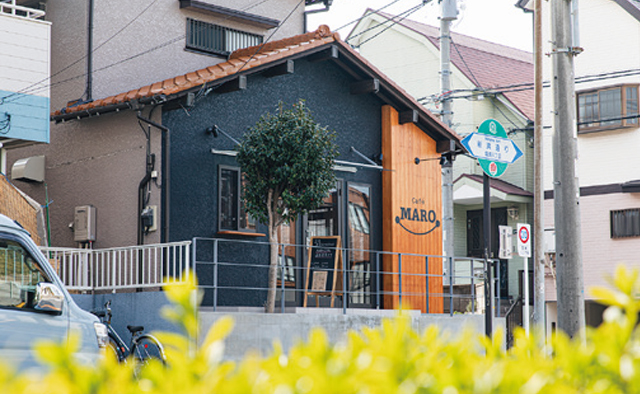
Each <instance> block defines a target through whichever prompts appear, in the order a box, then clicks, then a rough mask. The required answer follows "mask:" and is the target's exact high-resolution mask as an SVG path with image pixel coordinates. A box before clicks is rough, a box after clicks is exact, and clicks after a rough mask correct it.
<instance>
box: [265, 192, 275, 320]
mask: <svg viewBox="0 0 640 394" xmlns="http://www.w3.org/2000/svg"><path fill="white" fill-rule="evenodd" d="M272 203H273V191H271V190H270V191H269V195H268V196H267V213H268V215H269V223H268V227H269V230H268V231H269V276H268V278H269V279H268V286H269V290H267V303H266V304H265V306H264V308H265V312H267V313H273V312H274V309H275V305H276V285H277V280H278V237H277V230H278V228H277V227H276V218H275V216H276V212H275V210H274V209H273V205H275V204H272Z"/></svg>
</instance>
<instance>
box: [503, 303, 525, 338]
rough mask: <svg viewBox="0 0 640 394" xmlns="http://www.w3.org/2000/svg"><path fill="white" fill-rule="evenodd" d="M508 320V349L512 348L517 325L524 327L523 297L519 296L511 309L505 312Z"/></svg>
mask: <svg viewBox="0 0 640 394" xmlns="http://www.w3.org/2000/svg"><path fill="white" fill-rule="evenodd" d="M505 319H506V321H507V343H506V346H507V349H510V348H511V347H512V346H513V344H514V339H515V338H514V336H513V334H514V332H515V330H516V328H517V327H522V297H520V296H518V298H516V300H515V302H514V303H513V304H511V306H510V307H509V310H508V311H507V313H506V314H505Z"/></svg>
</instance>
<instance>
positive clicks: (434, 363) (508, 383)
mask: <svg viewBox="0 0 640 394" xmlns="http://www.w3.org/2000/svg"><path fill="white" fill-rule="evenodd" d="M613 281H614V285H615V288H616V289H617V290H607V289H603V288H600V289H595V290H594V295H595V297H596V298H597V299H600V300H602V302H604V303H606V304H608V305H611V306H610V307H609V308H608V309H607V311H606V313H605V316H604V320H605V321H604V323H603V324H602V325H601V326H600V327H599V328H597V329H587V330H586V331H585V332H584V335H582V336H580V337H579V338H575V339H573V340H571V339H569V338H567V337H566V336H564V335H562V334H556V335H553V337H552V338H550V339H549V340H548V341H547V345H546V346H545V347H544V348H540V347H539V346H537V344H536V339H535V338H534V337H533V336H531V337H526V336H525V335H524V332H523V331H520V332H517V333H516V340H515V346H514V347H513V348H512V349H510V350H509V351H506V352H505V351H504V350H502V349H501V341H499V340H497V338H498V336H502V335H503V334H502V333H497V334H496V335H497V336H496V340H495V341H492V340H491V339H489V338H486V337H484V336H478V335H476V334H471V333H466V334H463V335H461V336H459V337H456V338H451V337H449V336H448V335H447V334H446V333H443V332H440V331H438V329H437V328H436V327H431V328H429V329H427V330H426V331H425V332H422V333H418V332H415V331H413V330H412V329H411V328H410V325H409V321H408V319H406V318H404V317H403V316H402V314H399V316H398V317H397V318H395V319H390V320H388V321H385V322H384V324H383V325H382V326H381V327H379V328H376V329H364V330H362V331H361V332H351V333H349V336H348V339H347V340H346V341H344V342H343V343H340V344H337V345H333V344H330V343H329V342H328V340H327V336H326V335H325V333H324V332H323V331H321V330H316V331H313V333H312V334H311V335H310V336H309V338H308V340H307V341H306V342H304V343H299V344H298V345H296V346H295V347H294V348H292V349H291V351H290V352H289V353H288V354H285V353H283V351H282V350H281V348H280V347H279V346H278V344H275V346H274V350H273V352H272V353H271V354H270V355H268V356H266V357H263V356H260V355H258V354H254V355H247V356H246V357H245V358H244V359H243V360H242V361H241V362H239V363H238V364H234V363H230V362H224V361H222V360H223V357H222V356H223V352H224V338H225V336H226V335H227V334H228V333H229V332H230V330H231V329H232V326H233V323H232V320H231V319H222V320H220V321H219V322H218V323H217V324H216V325H215V326H214V327H213V328H212V329H211V331H210V332H209V333H208V334H207V337H206V339H205V341H204V343H203V344H202V345H201V346H200V347H199V348H197V349H196V347H195V345H194V340H193V338H195V337H196V330H197V317H196V310H195V308H194V306H193V305H195V304H196V302H194V299H193V297H194V294H196V288H197V287H196V286H195V284H190V285H171V286H168V287H167V289H166V290H167V295H168V297H169V298H170V299H171V300H172V306H171V307H170V308H168V309H167V310H166V311H165V316H166V317H167V318H168V319H169V320H171V321H173V322H174V323H176V324H178V325H180V326H181V327H182V329H183V330H184V335H176V334H160V335H159V336H160V337H161V341H162V342H163V343H164V344H165V347H166V352H167V358H168V365H167V366H164V365H161V364H160V363H151V364H149V365H147V366H145V367H144V368H143V369H142V370H141V371H139V372H136V367H135V366H134V365H133V363H132V362H129V363H127V364H118V363H117V362H116V361H115V360H112V359H105V360H104V362H103V363H102V364H101V365H99V366H98V367H92V368H90V367H86V366H81V365H77V364H76V363H75V362H74V361H73V356H72V354H73V349H74V343H75V341H71V343H70V344H68V345H67V344H65V345H59V344H41V345H39V349H38V350H39V354H40V355H41V357H42V360H43V362H44V363H47V364H48V365H49V366H50V367H51V372H50V373H49V374H48V375H46V376H44V377H38V378H34V377H30V376H24V375H19V374H16V373H15V371H12V370H11V369H10V368H9V367H5V368H0V393H7V394H9V393H33V394H36V393H37V394H44V393H46V394H57V393H65V394H66V393H70V394H71V393H73V394H75V393H77V394H92V393H96V394H97V393H104V394H127V393H167V394H180V393H185V394H186V393H189V394H192V393H260V394H262V393H277V394H292V393H322V394H328V393H340V394H344V393H362V394H365V393H371V394H373V393H385V394H388V393H444V394H456V393H474V394H480V393H509V394H513V393H523V394H533V393H562V394H567V393H625V394H627V393H636V392H640V373H638V372H639V368H640V340H639V331H638V330H637V329H636V323H637V319H638V312H639V311H640V301H639V300H638V299H637V296H638V294H640V286H639V283H638V273H637V272H629V271H627V270H625V269H624V268H618V270H617V272H616V275H615V278H614V280H613ZM256 329H259V328H256Z"/></svg>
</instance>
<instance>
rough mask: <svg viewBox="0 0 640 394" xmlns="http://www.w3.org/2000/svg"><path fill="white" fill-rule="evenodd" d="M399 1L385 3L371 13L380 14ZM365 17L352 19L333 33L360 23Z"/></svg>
mask: <svg viewBox="0 0 640 394" xmlns="http://www.w3.org/2000/svg"><path fill="white" fill-rule="evenodd" d="M399 1H400V0H393V1H392V2H391V3H387V4H386V5H384V6H382V7H380V8H378V9H377V10H373V12H372V13H376V14H377V13H378V12H380V11H382V10H384V9H385V8H387V7H389V6H391V5H393V4H395V3H397V2H399ZM366 15H369V14H366ZM366 15H362V16H361V17H359V18H357V19H354V20H352V21H351V22H349V23H347V24H344V25H342V26H340V27H339V28H337V29H336V30H335V31H339V30H342V29H344V28H345V27H347V26H349V25H353V24H354V23H357V22H360V21H361V20H362V19H363V18H364V17H365V16H366Z"/></svg>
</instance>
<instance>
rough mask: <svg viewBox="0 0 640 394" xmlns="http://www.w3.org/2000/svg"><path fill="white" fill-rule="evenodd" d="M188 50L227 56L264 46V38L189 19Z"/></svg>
mask: <svg viewBox="0 0 640 394" xmlns="http://www.w3.org/2000/svg"><path fill="white" fill-rule="evenodd" d="M186 41H187V43H186V47H187V49H191V50H195V51H198V52H205V53H211V54H214V55H223V56H227V55H229V54H230V53H231V52H233V51H235V50H236V49H240V48H247V47H250V46H254V45H260V44H262V36H260V35H257V34H251V33H247V32H244V31H240V30H235V29H230V28H228V27H224V26H218V25H214V24H212V23H208V22H203V21H199V20H196V19H191V18H187V36H186Z"/></svg>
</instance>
